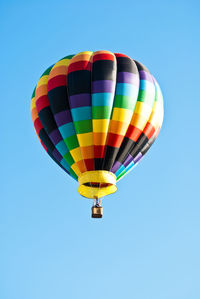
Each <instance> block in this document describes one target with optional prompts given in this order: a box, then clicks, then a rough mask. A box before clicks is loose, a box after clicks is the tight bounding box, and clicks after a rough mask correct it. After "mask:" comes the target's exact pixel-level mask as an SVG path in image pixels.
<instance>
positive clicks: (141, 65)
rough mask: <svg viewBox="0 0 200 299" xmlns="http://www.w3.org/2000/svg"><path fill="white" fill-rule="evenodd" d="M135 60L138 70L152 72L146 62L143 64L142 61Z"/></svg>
mask: <svg viewBox="0 0 200 299" xmlns="http://www.w3.org/2000/svg"><path fill="white" fill-rule="evenodd" d="M133 61H134V62H135V64H136V65H137V68H138V71H146V72H147V73H150V72H149V70H148V69H147V68H146V66H145V65H144V64H142V63H141V62H138V61H137V60H133Z"/></svg>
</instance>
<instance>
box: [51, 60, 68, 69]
mask: <svg viewBox="0 0 200 299" xmlns="http://www.w3.org/2000/svg"><path fill="white" fill-rule="evenodd" d="M70 61H71V59H62V60H60V61H58V62H57V63H56V64H55V65H54V66H53V68H56V67H57V66H60V65H65V66H68V65H69V63H70Z"/></svg>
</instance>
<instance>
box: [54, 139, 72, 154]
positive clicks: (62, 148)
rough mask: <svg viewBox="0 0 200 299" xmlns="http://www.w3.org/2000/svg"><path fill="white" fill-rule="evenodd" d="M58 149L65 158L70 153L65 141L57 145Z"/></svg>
mask: <svg viewBox="0 0 200 299" xmlns="http://www.w3.org/2000/svg"><path fill="white" fill-rule="evenodd" d="M56 148H57V150H58V151H59V153H60V154H61V155H62V156H64V155H65V154H66V153H68V151H69V150H68V148H67V146H66V144H65V142H64V141H63V140H61V141H60V142H58V144H56Z"/></svg>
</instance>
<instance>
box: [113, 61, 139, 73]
mask: <svg viewBox="0 0 200 299" xmlns="http://www.w3.org/2000/svg"><path fill="white" fill-rule="evenodd" d="M117 72H118V73H119V72H129V73H134V74H138V69H137V66H136V64H135V63H134V61H133V60H132V59H130V58H128V57H117Z"/></svg>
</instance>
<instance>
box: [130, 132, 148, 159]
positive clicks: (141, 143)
mask: <svg viewBox="0 0 200 299" xmlns="http://www.w3.org/2000/svg"><path fill="white" fill-rule="evenodd" d="M148 141H149V139H148V138H147V137H146V135H145V134H144V133H142V134H141V135H140V137H139V139H138V141H137V143H136V145H135V146H134V148H133V149H132V150H131V152H130V154H131V156H132V157H133V158H135V157H136V156H137V154H138V153H139V152H140V151H141V150H142V148H143V147H144V146H145V144H146V143H147V142H148Z"/></svg>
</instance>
